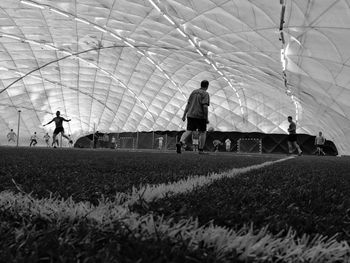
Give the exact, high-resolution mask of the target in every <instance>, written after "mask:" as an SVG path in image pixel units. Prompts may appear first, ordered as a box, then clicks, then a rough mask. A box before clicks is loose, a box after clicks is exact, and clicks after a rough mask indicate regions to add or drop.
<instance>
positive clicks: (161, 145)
mask: <svg viewBox="0 0 350 263" xmlns="http://www.w3.org/2000/svg"><path fill="white" fill-rule="evenodd" d="M157 140H158V150H161V149H163V140H164V138H163V137H159V138H157Z"/></svg>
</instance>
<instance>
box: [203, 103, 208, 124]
mask: <svg viewBox="0 0 350 263" xmlns="http://www.w3.org/2000/svg"><path fill="white" fill-rule="evenodd" d="M203 111H204V117H205V119H206V121H207V123H209V119H208V105H206V104H204V105H203Z"/></svg>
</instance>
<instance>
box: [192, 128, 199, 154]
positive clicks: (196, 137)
mask: <svg viewBox="0 0 350 263" xmlns="http://www.w3.org/2000/svg"><path fill="white" fill-rule="evenodd" d="M192 144H193V151H194V152H198V147H199V131H198V129H196V130H195V131H194V132H192Z"/></svg>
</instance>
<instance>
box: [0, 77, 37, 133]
mask: <svg viewBox="0 0 350 263" xmlns="http://www.w3.org/2000/svg"><path fill="white" fill-rule="evenodd" d="M0 81H1V82H2V85H3V86H4V87H5V85H4V82H3V80H2V79H0ZM6 94H7V96H8V98H9V100H10V102H11V104H12V107H13V108H15V109H16V110H17V111H18V110H19V109H18V107H17V106H16V105H15V104H14V103H13V100H12V97H11V96H10V95H9V94H8V92H6ZM23 108H24V107H23ZM20 118H21V119H22V116H21V117H20ZM24 125H25V128H26V129H27V131H28V132H29V134H31V132H30V130H29V128H28V126H27V123H26V122H24Z"/></svg>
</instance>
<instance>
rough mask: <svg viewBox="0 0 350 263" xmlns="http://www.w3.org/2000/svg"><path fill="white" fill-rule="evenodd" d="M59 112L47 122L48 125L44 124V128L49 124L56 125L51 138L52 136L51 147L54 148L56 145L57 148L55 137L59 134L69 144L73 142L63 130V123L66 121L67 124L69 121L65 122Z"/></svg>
mask: <svg viewBox="0 0 350 263" xmlns="http://www.w3.org/2000/svg"><path fill="white" fill-rule="evenodd" d="M60 114H61V113H60V112H59V111H57V112H56V117H55V118H53V119H52V120H51V121H49V122H48V123H46V124H44V126H46V125H48V124H50V123H51V122H55V124H56V129H55V130H54V132H53V136H52V146H54V147H55V148H56V145H55V144H57V146H58V140H56V136H57V135H58V134H59V133H61V135H62V136H63V137H64V138H66V139H67V140H68V141H69V143H71V144H73V141H72V140H71V139H70V138H69V137H68V136H67V135H66V134H65V133H64V129H63V121H66V122H69V121H71V120H70V119H69V120H66V119H65V118H63V117H61V116H60Z"/></svg>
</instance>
